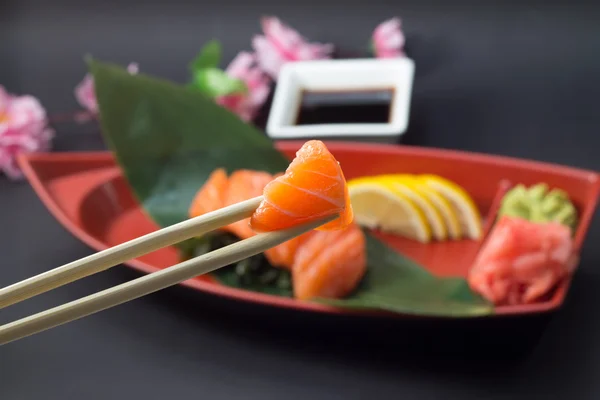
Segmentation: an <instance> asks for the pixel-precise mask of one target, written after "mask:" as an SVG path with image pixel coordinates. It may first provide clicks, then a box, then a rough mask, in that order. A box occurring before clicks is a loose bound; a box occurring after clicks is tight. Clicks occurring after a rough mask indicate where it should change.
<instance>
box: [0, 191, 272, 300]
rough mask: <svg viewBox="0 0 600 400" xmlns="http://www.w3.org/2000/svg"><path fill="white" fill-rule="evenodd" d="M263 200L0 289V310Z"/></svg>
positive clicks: (221, 222)
mask: <svg viewBox="0 0 600 400" xmlns="http://www.w3.org/2000/svg"><path fill="white" fill-rule="evenodd" d="M262 199H263V197H262V196H259V197H255V198H253V199H250V200H246V201H242V202H240V203H236V204H233V205H231V206H228V207H224V208H221V209H219V210H216V211H213V212H210V213H206V214H204V215H201V216H199V217H195V218H191V219H189V220H186V221H183V222H180V223H178V224H175V225H171V226H169V227H166V228H164V229H160V230H158V231H155V232H152V233H149V234H147V235H144V236H140V237H138V238H136V239H133V240H130V241H128V242H125V243H122V244H119V245H117V246H114V247H111V248H110V249H106V250H103V251H100V252H98V253H95V254H92V255H90V256H87V257H84V258H82V259H80V260H77V261H73V262H71V263H69V264H65V265H63V266H61V267H58V268H55V269H52V270H50V271H47V272H44V273H41V274H39V275H36V276H34V277H31V278H29V279H25V280H23V281H21V282H17V283H15V284H13V285H10V286H7V287H5V288H3V289H0V309H2V308H4V307H8V306H9V305H11V304H15V303H18V302H21V301H23V300H26V299H29V298H31V297H33V296H37V295H39V294H42V293H44V292H47V291H49V290H52V289H55V288H57V287H60V286H63V285H66V284H68V283H71V282H74V281H76V280H78V279H81V278H84V277H86V276H90V275H93V274H95V273H98V272H101V271H104V270H107V269H109V268H111V267H114V266H115V265H119V264H121V263H123V262H125V261H128V260H131V259H132V258H136V257H139V256H142V255H144V254H147V253H150V252H152V251H155V250H158V249H161V248H163V247H166V246H170V245H173V244H175V243H179V242H181V241H183V240H186V239H190V238H192V237H195V236H201V235H203V234H205V233H208V232H210V231H214V230H216V229H218V228H220V227H222V226H226V225H229V224H231V223H233V222H236V221H239V220H241V219H244V218H248V217H250V216H251V215H252V213H253V212H254V210H256V208H257V207H258V205H259V204H260V202H261V201H262Z"/></svg>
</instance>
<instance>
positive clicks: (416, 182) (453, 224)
mask: <svg viewBox="0 0 600 400" xmlns="http://www.w3.org/2000/svg"><path fill="white" fill-rule="evenodd" d="M396 177H397V179H398V181H399V182H402V184H404V185H406V186H408V187H409V188H411V189H412V190H414V191H417V192H419V193H421V194H422V195H423V196H424V197H426V198H427V199H428V200H429V202H430V203H431V204H433V205H434V206H435V208H436V209H437V210H438V212H439V214H440V216H441V217H442V220H443V221H444V225H445V227H446V232H447V236H448V237H449V238H450V239H454V240H458V239H461V238H462V236H463V230H462V228H461V225H460V219H459V217H458V215H457V214H456V213H455V212H454V209H453V207H452V204H451V203H450V202H449V201H448V200H447V199H446V198H445V197H443V196H442V195H440V194H439V193H438V192H437V191H435V190H434V189H433V188H431V187H430V186H429V185H426V184H425V183H424V182H423V181H421V180H420V179H417V178H416V176H414V175H397V176H396Z"/></svg>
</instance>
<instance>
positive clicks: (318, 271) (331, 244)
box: [292, 224, 367, 300]
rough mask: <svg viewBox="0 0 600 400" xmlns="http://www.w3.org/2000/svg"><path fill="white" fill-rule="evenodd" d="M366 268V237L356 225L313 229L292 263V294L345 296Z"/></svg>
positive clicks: (356, 283) (296, 295)
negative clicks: (330, 228) (333, 229)
mask: <svg viewBox="0 0 600 400" xmlns="http://www.w3.org/2000/svg"><path fill="white" fill-rule="evenodd" d="M366 270H367V251H366V241H365V236H364V234H363V232H362V231H361V229H360V228H359V227H358V226H357V225H355V224H351V225H350V226H348V227H347V228H346V229H343V230H335V231H313V232H312V235H311V236H310V237H309V238H307V239H306V240H305V241H304V242H303V243H302V244H301V245H300V247H299V248H298V251H297V253H296V258H295V260H294V265H293V266H292V281H293V283H294V297H296V298H297V299H300V300H309V299H312V298H317V297H320V298H341V297H344V296H346V295H348V294H349V293H350V292H351V291H352V290H354V288H356V286H357V285H358V283H359V282H360V280H361V279H362V277H363V276H364V274H365V272H366Z"/></svg>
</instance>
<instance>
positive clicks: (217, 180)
mask: <svg viewBox="0 0 600 400" xmlns="http://www.w3.org/2000/svg"><path fill="white" fill-rule="evenodd" d="M228 187H229V180H228V179H227V173H226V172H225V170H224V169H223V168H218V169H216V170H214V171H213V172H212V173H211V174H210V176H209V177H208V179H207V180H206V182H205V183H204V185H203V186H202V187H201V188H200V190H199V191H198V193H196V196H194V200H192V205H191V206H190V209H189V216H190V218H194V217H198V216H200V215H202V214H206V213H208V212H211V211H215V210H218V209H219V208H223V207H224V206H225V198H226V196H227V189H228Z"/></svg>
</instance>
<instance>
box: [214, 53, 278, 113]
mask: <svg viewBox="0 0 600 400" xmlns="http://www.w3.org/2000/svg"><path fill="white" fill-rule="evenodd" d="M225 71H226V72H227V74H228V75H229V76H231V77H232V78H237V79H241V80H242V81H243V82H244V83H245V84H246V88H247V89H248V91H247V92H246V93H242V94H233V95H229V96H221V97H219V98H218V99H217V103H218V104H220V105H221V106H223V107H225V108H227V109H229V110H230V111H232V112H234V113H235V114H237V115H238V116H239V117H240V118H241V119H242V120H244V121H251V120H252V119H253V118H254V117H255V116H256V113H257V112H258V110H259V109H260V107H262V105H263V104H264V102H265V101H266V99H267V97H268V96H269V92H270V90H271V86H270V81H269V79H268V77H267V76H266V75H265V74H264V73H263V71H262V70H261V69H260V68H259V67H258V66H257V56H256V55H255V54H252V53H248V52H245V51H243V52H240V53H239V54H238V55H237V56H236V57H235V58H234V59H233V60H232V61H231V63H230V64H229V66H228V67H227V69H226V70H225Z"/></svg>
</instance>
